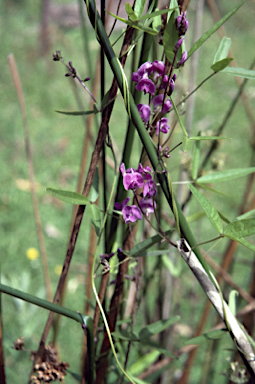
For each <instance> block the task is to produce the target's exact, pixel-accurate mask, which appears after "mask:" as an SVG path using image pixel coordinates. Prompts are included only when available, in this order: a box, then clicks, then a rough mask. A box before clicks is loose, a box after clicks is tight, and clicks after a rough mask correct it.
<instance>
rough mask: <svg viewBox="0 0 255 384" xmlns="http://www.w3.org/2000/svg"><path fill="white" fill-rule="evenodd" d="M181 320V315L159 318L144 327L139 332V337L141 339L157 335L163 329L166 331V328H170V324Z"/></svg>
mask: <svg viewBox="0 0 255 384" xmlns="http://www.w3.org/2000/svg"><path fill="white" fill-rule="evenodd" d="M179 320H180V316H175V317H171V318H169V319H166V320H159V321H156V322H155V323H152V324H149V325H147V327H144V328H142V329H141V330H140V332H139V335H138V337H139V339H140V340H147V339H149V338H150V337H151V336H152V335H156V334H158V333H160V332H162V331H164V330H165V329H166V328H169V327H170V325H172V324H174V323H176V321H179Z"/></svg>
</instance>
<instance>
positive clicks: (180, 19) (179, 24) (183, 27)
mask: <svg viewBox="0 0 255 384" xmlns="http://www.w3.org/2000/svg"><path fill="white" fill-rule="evenodd" d="M186 15H187V12H186V11H185V12H181V14H180V15H179V16H177V18H176V28H177V31H178V33H179V36H182V35H185V33H186V32H187V29H188V26H189V22H188V20H187V19H186Z"/></svg>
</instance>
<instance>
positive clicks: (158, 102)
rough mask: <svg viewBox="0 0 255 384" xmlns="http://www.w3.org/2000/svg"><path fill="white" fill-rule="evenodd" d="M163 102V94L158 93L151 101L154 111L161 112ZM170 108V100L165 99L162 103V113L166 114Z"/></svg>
mask: <svg viewBox="0 0 255 384" xmlns="http://www.w3.org/2000/svg"><path fill="white" fill-rule="evenodd" d="M163 100H164V94H163V93H160V94H159V95H157V96H155V97H154V99H153V100H152V102H153V105H154V109H155V110H156V111H160V110H161V108H162V104H163ZM171 108H172V103H171V100H170V99H166V100H165V102H164V105H163V108H162V112H163V113H166V112H168V111H169V110H170V109H171Z"/></svg>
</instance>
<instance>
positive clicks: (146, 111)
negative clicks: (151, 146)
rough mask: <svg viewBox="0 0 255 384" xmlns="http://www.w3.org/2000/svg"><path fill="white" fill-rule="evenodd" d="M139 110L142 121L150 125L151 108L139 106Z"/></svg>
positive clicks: (143, 105) (144, 105)
mask: <svg viewBox="0 0 255 384" xmlns="http://www.w3.org/2000/svg"><path fill="white" fill-rule="evenodd" d="M137 109H138V112H139V115H140V117H141V119H142V120H143V121H144V122H145V123H148V121H149V120H150V115H151V109H150V106H149V105H146V104H138V105H137Z"/></svg>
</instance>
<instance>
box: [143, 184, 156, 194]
mask: <svg viewBox="0 0 255 384" xmlns="http://www.w3.org/2000/svg"><path fill="white" fill-rule="evenodd" d="M156 193H157V184H156V183H155V182H154V181H153V180H147V181H146V182H145V184H144V187H143V197H153V196H155V195H156Z"/></svg>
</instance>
